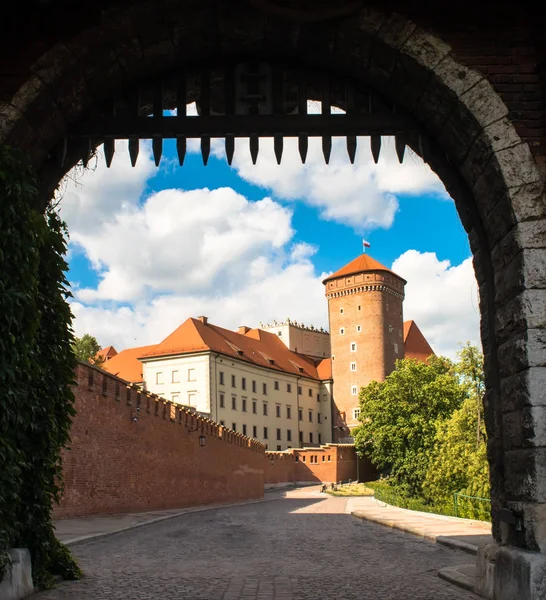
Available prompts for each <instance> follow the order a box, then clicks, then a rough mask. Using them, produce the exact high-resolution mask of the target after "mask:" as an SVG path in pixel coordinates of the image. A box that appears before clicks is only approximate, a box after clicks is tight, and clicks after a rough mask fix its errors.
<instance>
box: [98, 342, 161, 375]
mask: <svg viewBox="0 0 546 600" xmlns="http://www.w3.org/2000/svg"><path fill="white" fill-rule="evenodd" d="M152 348H154V346H140V347H139V348H127V350H122V351H121V352H118V354H116V355H115V356H114V357H113V358H111V359H110V360H108V361H106V362H105V363H104V364H103V365H101V368H102V369H104V370H105V371H108V372H109V373H112V375H117V376H118V377H121V378H122V379H125V381H130V382H131V383H140V382H142V381H143V376H142V366H143V365H142V363H141V362H140V361H139V360H138V357H139V356H140V355H141V354H142V353H144V352H149V351H150V350H151V349H152Z"/></svg>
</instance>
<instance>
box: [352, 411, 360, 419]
mask: <svg viewBox="0 0 546 600" xmlns="http://www.w3.org/2000/svg"><path fill="white" fill-rule="evenodd" d="M358 417H360V408H353V419H355V421H356V420H358Z"/></svg>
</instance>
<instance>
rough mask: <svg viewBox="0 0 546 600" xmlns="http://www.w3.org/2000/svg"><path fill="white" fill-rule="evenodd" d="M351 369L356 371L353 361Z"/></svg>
mask: <svg viewBox="0 0 546 600" xmlns="http://www.w3.org/2000/svg"><path fill="white" fill-rule="evenodd" d="M351 371H356V363H355V362H352V363H351Z"/></svg>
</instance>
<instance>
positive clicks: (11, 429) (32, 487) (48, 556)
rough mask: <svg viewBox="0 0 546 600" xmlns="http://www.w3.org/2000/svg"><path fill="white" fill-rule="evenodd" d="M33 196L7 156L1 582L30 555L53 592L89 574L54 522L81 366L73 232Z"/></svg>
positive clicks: (0, 205)
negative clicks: (16, 561)
mask: <svg viewBox="0 0 546 600" xmlns="http://www.w3.org/2000/svg"><path fill="white" fill-rule="evenodd" d="M35 194H36V188H35V183H34V178H33V176H32V173H31V172H30V170H29V169H28V168H27V167H26V166H25V161H24V157H22V156H21V155H20V154H18V153H16V152H15V151H13V150H12V149H10V148H7V147H0V271H1V272H2V278H1V279H0V389H1V390H2V393H1V395H0V579H1V577H2V574H3V571H4V570H5V568H6V565H7V558H6V557H7V556H8V555H7V553H6V550H7V549H8V548H10V547H26V548H28V549H29V550H30V553H31V556H32V563H33V577H34V580H35V583H36V584H37V585H38V586H48V585H50V584H51V583H52V581H53V578H52V576H53V575H54V574H60V575H62V576H64V577H65V578H75V577H79V576H80V574H81V573H80V571H79V569H78V567H77V565H76V564H75V562H74V561H73V559H72V558H71V556H70V554H69V552H68V550H67V549H66V548H65V547H64V546H63V545H62V544H61V543H60V542H58V540H57V539H56V538H55V535H54V531H53V526H52V522H51V511H52V505H53V502H54V501H56V500H58V499H59V495H60V492H61V488H60V486H61V483H62V465H61V460H60V452H61V449H62V447H63V446H65V445H66V444H67V443H68V441H69V431H70V424H71V417H72V415H73V414H74V408H73V402H74V397H73V394H72V392H71V389H70V383H71V382H72V379H73V374H74V368H75V364H76V363H75V357H74V353H73V352H72V348H71V343H72V334H71V330H70V322H71V314H70V309H69V306H68V304H67V302H66V300H67V297H68V296H69V292H68V290H67V281H66V279H65V276H64V271H65V270H66V268H67V265H66V262H65V260H64V254H65V251H66V241H65V236H66V231H65V227H64V224H63V223H62V222H61V221H60V219H59V217H58V215H57V214H56V213H55V212H54V211H52V210H48V211H46V214H45V215H41V214H38V213H36V212H35V211H33V210H32V209H31V205H32V201H33V199H34V196H35Z"/></svg>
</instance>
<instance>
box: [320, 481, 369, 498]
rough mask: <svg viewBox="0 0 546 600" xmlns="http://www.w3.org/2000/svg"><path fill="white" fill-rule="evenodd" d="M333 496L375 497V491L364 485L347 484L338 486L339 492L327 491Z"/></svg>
mask: <svg viewBox="0 0 546 600" xmlns="http://www.w3.org/2000/svg"><path fill="white" fill-rule="evenodd" d="M326 493H327V494H330V495H331V496H373V490H372V489H371V488H369V487H366V485H365V484H364V483H346V484H344V485H338V486H337V490H332V489H327V490H326Z"/></svg>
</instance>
